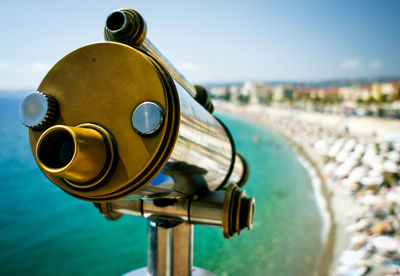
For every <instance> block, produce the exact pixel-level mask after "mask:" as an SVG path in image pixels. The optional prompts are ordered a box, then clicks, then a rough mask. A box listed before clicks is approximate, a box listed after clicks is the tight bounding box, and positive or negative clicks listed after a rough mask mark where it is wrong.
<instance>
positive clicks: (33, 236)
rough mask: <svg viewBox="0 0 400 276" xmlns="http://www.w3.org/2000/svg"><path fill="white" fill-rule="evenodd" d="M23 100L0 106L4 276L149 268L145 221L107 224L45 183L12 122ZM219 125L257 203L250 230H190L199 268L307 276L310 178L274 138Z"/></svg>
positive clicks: (311, 240)
mask: <svg viewBox="0 0 400 276" xmlns="http://www.w3.org/2000/svg"><path fill="white" fill-rule="evenodd" d="M20 101H21V100H20V99H0V133H1V135H0V189H1V192H0V275H120V274H123V273H125V272H128V271H130V270H133V269H135V268H139V267H143V266H145V265H146V247H147V221H146V220H145V219H143V218H137V217H130V216H124V217H123V218H122V219H120V220H119V221H116V222H111V221H108V220H106V219H105V218H103V216H102V215H101V214H100V213H99V212H98V211H97V209H96V208H94V206H93V205H92V204H90V203H87V202H83V201H80V200H78V199H75V198H73V197H71V196H69V195H67V194H66V193H64V192H62V191H61V190H59V189H58V188H57V187H56V186H55V185H53V184H52V183H51V182H50V181H48V180H47V179H46V178H45V177H44V176H43V174H42V173H41V171H40V170H39V169H38V167H37V165H36V164H35V162H34V159H33V157H32V154H31V151H30V148H29V145H28V136H27V129H26V128H25V127H24V126H22V125H21V123H20V122H19V120H18V118H17V113H18V106H19V103H20ZM218 117H220V118H221V119H222V120H223V121H224V122H225V123H226V124H227V125H228V127H229V128H230V130H231V131H232V134H233V136H234V139H235V141H236V146H237V148H238V150H239V151H240V152H241V153H242V154H243V155H244V156H245V158H246V159H247V160H248V162H249V165H250V178H249V180H248V182H247V184H246V186H245V189H246V190H247V194H248V195H254V196H255V197H256V201H257V203H256V217H255V224H254V230H253V231H251V232H249V231H247V230H245V231H244V232H243V233H242V235H240V236H235V237H234V238H233V239H231V240H225V239H224V238H223V236H222V232H221V230H220V229H217V228H209V227H203V226H196V227H195V240H194V264H195V266H198V267H202V268H206V269H208V270H210V271H213V272H215V273H217V274H218V275H311V274H312V271H313V269H314V267H315V265H316V263H317V261H318V258H319V256H320V255H321V252H322V242H321V229H322V226H323V225H322V224H323V222H322V218H321V216H320V213H319V211H318V207H317V204H316V201H315V199H314V197H313V191H312V187H311V184H310V178H309V176H308V174H307V171H306V170H305V169H304V168H303V167H302V165H301V164H300V162H299V161H298V160H297V158H296V156H295V153H294V152H293V151H292V150H291V149H290V147H289V146H288V144H287V143H286V142H285V141H284V140H283V139H281V138H280V137H279V136H277V135H276V134H275V133H273V132H271V131H269V130H268V129H265V128H261V127H259V126H257V125H254V124H251V123H249V122H246V121H243V120H240V119H237V118H234V117H231V116H227V115H222V114H219V115H218ZM253 136H258V137H259V141H258V142H254V141H253V139H252V138H253Z"/></svg>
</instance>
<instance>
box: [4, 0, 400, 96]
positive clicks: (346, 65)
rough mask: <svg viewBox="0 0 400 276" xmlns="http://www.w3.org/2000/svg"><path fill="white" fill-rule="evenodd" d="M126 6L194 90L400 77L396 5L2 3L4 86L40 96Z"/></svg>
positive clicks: (399, 21)
mask: <svg viewBox="0 0 400 276" xmlns="http://www.w3.org/2000/svg"><path fill="white" fill-rule="evenodd" d="M122 7H129V8H133V9H136V10H138V11H139V12H140V13H141V14H142V15H143V17H144V18H145V20H146V22H147V26H148V38H149V39H150V40H151V41H152V42H153V44H155V45H156V46H157V47H158V48H159V50H160V51H161V52H162V53H163V54H164V55H165V56H166V57H167V58H168V59H169V60H170V61H171V62H172V63H173V64H175V65H176V67H178V68H179V69H180V70H181V72H182V73H183V74H184V75H186V76H187V78H188V79H189V80H191V81H192V82H194V83H205V82H226V81H245V80H260V81H273V80H288V81H289V80H301V81H308V80H324V79H335V78H357V77H377V76H400V1H391V0H385V1H366V0H363V1H355V0H352V1H349V0H347V1H321V0H319V1H175V0H171V1H143V0H142V1H132V0H131V1H101V0H97V1H83V0H82V1H76V0H70V1H63V2H61V1H24V2H21V1H9V0H1V1H0V11H1V16H0V27H1V32H2V34H1V43H0V89H35V88H36V87H37V86H38V85H39V83H40V81H41V80H42V78H43V77H44V75H45V74H46V72H47V71H48V70H49V69H50V68H51V66H52V65H54V64H55V63H56V62H57V61H58V60H59V59H60V58H62V57H63V56H65V55H66V54H67V53H69V52H70V51H72V50H74V49H76V48H78V47H80V46H82V45H85V44H88V43H91V42H95V41H102V40H103V37H102V35H103V33H102V29H103V26H104V22H105V19H106V17H107V15H108V14H109V13H110V11H112V10H114V9H118V8H122Z"/></svg>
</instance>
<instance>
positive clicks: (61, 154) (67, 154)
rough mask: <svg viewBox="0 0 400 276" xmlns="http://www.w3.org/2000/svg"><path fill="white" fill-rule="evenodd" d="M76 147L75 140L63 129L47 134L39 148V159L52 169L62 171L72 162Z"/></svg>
mask: <svg viewBox="0 0 400 276" xmlns="http://www.w3.org/2000/svg"><path fill="white" fill-rule="evenodd" d="M75 150H76V147H75V144H74V139H73V137H72V135H71V133H69V132H68V131H66V130H65V129H63V128H59V129H56V130H54V131H52V132H50V133H49V134H47V135H46V136H45V137H44V138H43V139H42V142H41V146H40V147H38V158H39V160H41V161H42V163H43V164H44V165H45V166H46V167H48V168H51V169H60V168H62V167H65V166H66V165H67V164H68V163H70V162H71V160H72V157H73V156H74V153H75Z"/></svg>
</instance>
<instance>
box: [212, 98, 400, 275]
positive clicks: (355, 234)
mask: <svg viewBox="0 0 400 276" xmlns="http://www.w3.org/2000/svg"><path fill="white" fill-rule="evenodd" d="M216 107H217V110H220V111H222V112H225V113H228V114H231V115H236V116H240V117H241V118H244V119H246V120H249V121H252V122H254V123H256V124H258V125H260V126H262V127H267V128H269V129H271V130H272V131H274V132H275V133H277V134H278V135H279V136H281V137H282V138H283V139H284V140H285V141H286V142H287V143H288V144H289V146H290V147H291V148H292V150H293V151H294V152H295V153H296V155H297V157H298V160H299V162H300V163H301V164H302V166H303V167H304V168H305V169H306V170H307V172H308V174H309V176H310V178H311V185H312V188H313V192H314V197H315V199H316V202H317V205H318V208H319V211H320V213H321V217H322V219H323V223H324V229H322V230H321V231H322V238H323V241H322V244H323V249H322V252H321V258H320V259H319V260H318V262H317V266H316V268H315V270H314V271H315V272H314V274H315V275H337V274H339V275H345V274H346V275H347V273H351V272H354V271H357V272H358V273H359V274H357V275H366V274H368V275H381V274H380V273H382V272H388V271H389V273H390V272H391V271H394V273H396V271H397V270H398V268H397V267H396V266H395V265H393V266H388V265H387V264H385V263H384V260H385V257H386V256H385V254H384V253H382V252H380V251H381V250H376V249H377V248H376V246H375V243H374V239H375V238H386V237H389V238H392V237H390V236H382V235H385V234H382V235H381V233H377V234H373V233H374V232H373V231H372V234H373V235H372V234H370V232H371V230H370V228H371V227H372V228H373V229H375V228H374V227H376V225H375V224H376V221H374V219H375V218H374V217H370V218H369V219H370V224H371V225H369V226H368V228H366V227H364V228H362V229H361V228H360V229H356V230H349V227H353V228H354V227H355V225H357V223H358V222H359V220H363V219H364V220H366V218H365V215H366V216H367V218H368V215H369V214H367V213H366V211H365V210H364V215H362V214H361V216H360V214H358V213H359V212H360V211H359V210H356V211H354V209H355V208H359V209H361V207H365V206H363V202H362V200H359V198H361V199H363V197H365V198H366V197H369V196H371V195H370V193H369V192H370V191H369V190H368V189H370V188H371V186H365V185H364V184H360V182H354V183H351V184H353V186H354V185H356V184H357V185H358V187H359V186H361V187H364V188H363V189H361V191H362V192H359V191H360V190H358V191H356V193H355V194H354V190H353V188H349V187H350V186H349V184H346V185H344V183H348V182H349V179H350V171H351V170H352V168H356V169H357V167H356V166H361V167H362V166H364V167H365V166H366V165H365V164H364V165H363V164H362V162H365V161H364V158H361V157H362V156H363V155H360V156H358V158H359V159H358V163H359V164H361V165H356V166H355V165H353V167H351V168H350V170H349V171H347V174H346V175H345V176H342V177H341V178H340V177H339V178H338V177H336V175H335V174H336V173H337V171H338V170H339V169H340V167H343V166H344V165H345V164H346V162H347V161H348V159H351V158H353V157H354V156H352V155H351V154H353V153H355V149H356V147H355V145H357V141H358V142H359V143H360V145H363V146H364V147H366V149H368V146H370V144H371V143H375V145H378V144H377V143H378V141H382V140H388V139H390V138H394V137H396V136H397V137H399V136H400V135H398V133H400V121H390V120H385V119H383V120H379V119H376V118H353V117H350V118H348V117H345V116H340V115H332V114H320V113H307V112H303V111H297V110H287V109H279V108H275V107H269V106H263V105H245V106H244V105H235V104H232V103H228V102H220V101H216ZM296 124H297V125H296ZM377 125H379V128H376V126H377ZM296 127H297V129H296ZM299 127H300V128H299ZM296 131H298V133H299V135H297V134H298V133H297V132H296ZM302 135H303V136H302ZM318 135H319V136H318ZM314 136H316V137H314ZM292 137H296V140H294V139H293V138H292ZM310 137H311V138H310ZM321 141H322V142H321ZM338 141H342V144H340V143H339V144H340V146H339V147H338V149H337V150H336V153H335V154H333V155H331V154H328V149H330V150H331V151H332V148H333V147H335V144H338ZM354 141H355V142H354ZM371 141H372V142H371ZM324 142H325V152H321V151H320V148H318V146H321V145H320V144H324ZM349 142H353V147H352V149H353V150H352V151H351V150H348V151H347V152H346V150H345V149H346V143H347V144H348V143H349ZM318 143H320V144H319V145H318V146H317V144H318ZM350 144H351V143H350ZM336 146H337V145H336ZM329 147H330V148H329ZM395 151H400V150H399V149H397V147H396V149H395ZM343 152H344V153H346V154H347V155H345V156H348V157H345V158H344V159H343V160H342V161H338V157H339V155H340V154H341V153H343ZM364 152H365V149H364V151H363V153H362V154H364ZM391 152H393V151H391ZM391 152H388V150H387V151H386V153H385V152H384V154H382V153H379V152H378V155H377V156H378V157H382V158H383V156H385V157H384V159H383V160H388V159H387V156H386V155H387V154H389V153H391ZM358 153H359V152H358ZM366 154H367V152H365V155H366ZM385 154H386V155H385ZM336 155H337V156H336ZM353 155H354V154H353ZM335 159H336V160H335ZM389 161H390V159H389ZM398 161H400V158H399V160H398ZM381 162H382V163H383V161H381ZM385 162H386V161H385ZM332 164H333V165H334V168H335V169H336V171H330V172H327V167H329V165H331V166H332ZM399 164H400V163H399ZM381 167H382V164H381ZM359 168H360V167H358V169H359ZM371 168H372V170H374V167H371ZM371 168H370V169H369V170H371ZM364 174H365V177H366V176H367V174H368V176H369V174H370V171H366V172H364ZM382 174H383V170H382ZM365 177H364V178H365ZM345 181H347V182H345ZM361 183H362V182H361ZM382 184H383V182H382V183H381V184H379V185H382ZM376 187H378V188H376ZM381 187H383V186H374V188H375V189H380V190H377V191H375V193H376V197H377V196H382V197H384V196H385V195H386V194H387V193H390V190H389V188H387V190H385V189H386V188H381ZM364 189H366V191H364ZM395 189H397V187H396V186H395ZM399 191H400V189H399ZM372 192H373V191H372ZM395 192H397V190H396V191H395ZM357 193H358V194H357ZM372 195H373V194H372ZM391 195H395V194H394V193H392V194H391ZM392 197H393V196H392ZM398 200H399V201H400V198H399V199H398ZM395 202H396V201H395ZM370 207H371V206H370ZM373 208H375V207H373ZM376 208H377V207H376ZM354 213H357V215H358V217H356V215H355V214H354ZM387 218H388V220H389V215H388V216H387ZM375 220H376V219H375ZM389 222H390V221H389ZM396 231H397V230H395V232H394V233H396ZM393 235H394V236H393V238H392V239H396V237H398V236H399V235H398V234H393ZM360 236H362V237H363V240H362V241H363V242H361V243H360V242H355V240H356V239H357V238H358V240H359V239H360ZM366 248H367V249H366ZM368 248H369V249H368ZM378 249H379V248H378ZM374 250H375V251H374ZM399 252H400V249H399ZM360 253H365V254H363V255H361V254H360ZM386 253H393V251H386ZM351 254H352V255H351ZM356 254H358V256H355V255H356ZM349 255H351V257H349ZM386 260H387V261H391V259H387V258H386ZM391 262H392V261H391ZM394 263H395V262H394ZM345 271H347V272H345ZM371 271H372V273H370V272H371ZM396 275H397V274H396Z"/></svg>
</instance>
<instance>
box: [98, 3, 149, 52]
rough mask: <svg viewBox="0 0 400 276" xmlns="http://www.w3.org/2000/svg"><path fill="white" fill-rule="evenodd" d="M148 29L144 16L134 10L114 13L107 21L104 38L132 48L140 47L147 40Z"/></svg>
mask: <svg viewBox="0 0 400 276" xmlns="http://www.w3.org/2000/svg"><path fill="white" fill-rule="evenodd" d="M146 34H147V27H146V22H145V21H144V19H143V18H142V16H141V15H140V14H139V13H138V12H137V11H134V10H132V9H120V10H116V11H113V12H112V13H111V14H110V15H109V16H108V17H107V20H106V25H105V27H104V38H105V40H107V41H117V42H120V43H124V44H127V45H130V46H140V45H141V44H142V43H143V42H144V40H145V39H146Z"/></svg>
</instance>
